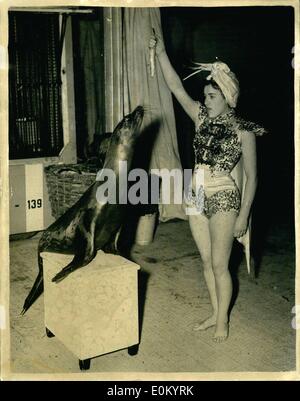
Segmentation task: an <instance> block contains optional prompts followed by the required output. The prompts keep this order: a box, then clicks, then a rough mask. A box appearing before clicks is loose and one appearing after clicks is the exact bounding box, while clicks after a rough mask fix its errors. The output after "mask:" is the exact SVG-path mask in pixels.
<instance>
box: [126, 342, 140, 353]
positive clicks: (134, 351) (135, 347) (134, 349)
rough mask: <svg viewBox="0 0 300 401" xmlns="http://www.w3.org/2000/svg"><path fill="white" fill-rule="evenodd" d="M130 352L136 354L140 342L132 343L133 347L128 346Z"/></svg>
mask: <svg viewBox="0 0 300 401" xmlns="http://www.w3.org/2000/svg"><path fill="white" fill-rule="evenodd" d="M127 351H128V354H129V355H130V356H134V355H136V354H137V353H138V352H139V344H136V345H132V346H131V347H128V350H127Z"/></svg>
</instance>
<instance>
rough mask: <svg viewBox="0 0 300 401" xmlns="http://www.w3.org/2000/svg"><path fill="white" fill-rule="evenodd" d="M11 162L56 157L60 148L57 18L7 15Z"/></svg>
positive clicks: (51, 16) (60, 117) (56, 16)
mask: <svg viewBox="0 0 300 401" xmlns="http://www.w3.org/2000/svg"><path fill="white" fill-rule="evenodd" d="M9 64H10V71H9V153H10V159H20V158H32V157H33V158H34V157H46V156H57V155H58V154H59V151H60V150H61V149H62V146H63V130H62V112H61V78H60V38H59V20H58V15H52V14H50V15H49V14H46V15H43V14H39V13H22V12H16V13H14V12H11V13H10V14H9Z"/></svg>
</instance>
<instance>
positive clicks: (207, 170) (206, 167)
mask: <svg viewBox="0 0 300 401" xmlns="http://www.w3.org/2000/svg"><path fill="white" fill-rule="evenodd" d="M198 170H204V174H205V175H210V176H211V177H226V176H230V171H227V170H212V169H211V166H210V165H208V164H196V165H195V167H194V172H197V171H198Z"/></svg>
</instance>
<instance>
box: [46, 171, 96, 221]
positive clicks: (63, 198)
mask: <svg viewBox="0 0 300 401" xmlns="http://www.w3.org/2000/svg"><path fill="white" fill-rule="evenodd" d="M98 170H99V167H98V168H97V167H96V166H95V165H90V164H59V165H57V164H56V165H51V166H47V167H45V174H46V182H47V187H48V191H49V199H50V203H51V209H52V215H53V217H55V218H56V219H57V218H58V217H60V216H61V215H62V214H63V213H64V212H65V211H66V210H68V209H69V208H70V207H71V206H73V205H74V204H75V203H76V202H77V201H78V199H79V198H80V197H81V195H83V194H84V192H85V191H86V190H87V189H88V187H89V186H90V185H92V184H93V183H94V182H95V179H96V174H97V171H98Z"/></svg>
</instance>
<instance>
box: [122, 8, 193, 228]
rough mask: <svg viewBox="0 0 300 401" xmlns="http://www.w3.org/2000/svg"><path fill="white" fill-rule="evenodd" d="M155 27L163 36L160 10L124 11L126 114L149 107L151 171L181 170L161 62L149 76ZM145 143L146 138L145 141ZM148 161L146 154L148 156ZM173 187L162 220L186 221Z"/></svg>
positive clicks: (146, 119)
mask: <svg viewBox="0 0 300 401" xmlns="http://www.w3.org/2000/svg"><path fill="white" fill-rule="evenodd" d="M152 28H154V30H155V33H157V34H160V35H161V36H162V30H161V20H160V11H159V8H125V10H124V27H123V77H124V88H123V93H124V114H127V113H129V112H131V111H132V110H133V109H134V108H135V107H136V106H137V105H143V106H145V108H146V113H145V117H144V123H143V127H144V128H145V130H146V132H145V134H146V135H148V136H149V138H148V139H151V140H150V141H149V142H151V141H152V146H151V148H145V152H147V151H150V152H151V153H150V158H149V159H150V160H149V168H150V169H163V168H165V169H169V170H171V169H182V166H181V162H180V157H179V152H178V143H177V135H176V125H175V116H174V110H173V102H172V95H171V92H170V91H169V89H168V87H167V85H166V82H165V80H164V77H163V74H162V71H161V69H160V66H159V63H158V61H157V60H156V61H155V74H154V76H153V77H151V76H150V66H149V48H148V44H149V38H150V35H151V33H152ZM143 139H144V140H145V143H146V142H148V141H147V138H145V137H144V138H143ZM145 157H146V158H147V155H146V154H145ZM171 181H172V180H171ZM173 191H174V186H173V187H171V204H162V203H160V205H159V212H160V220H161V221H166V220H169V219H172V218H181V219H186V216H185V213H184V209H183V205H182V204H179V205H178V204H175V203H174V202H173V201H172V199H173V196H172V195H173Z"/></svg>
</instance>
